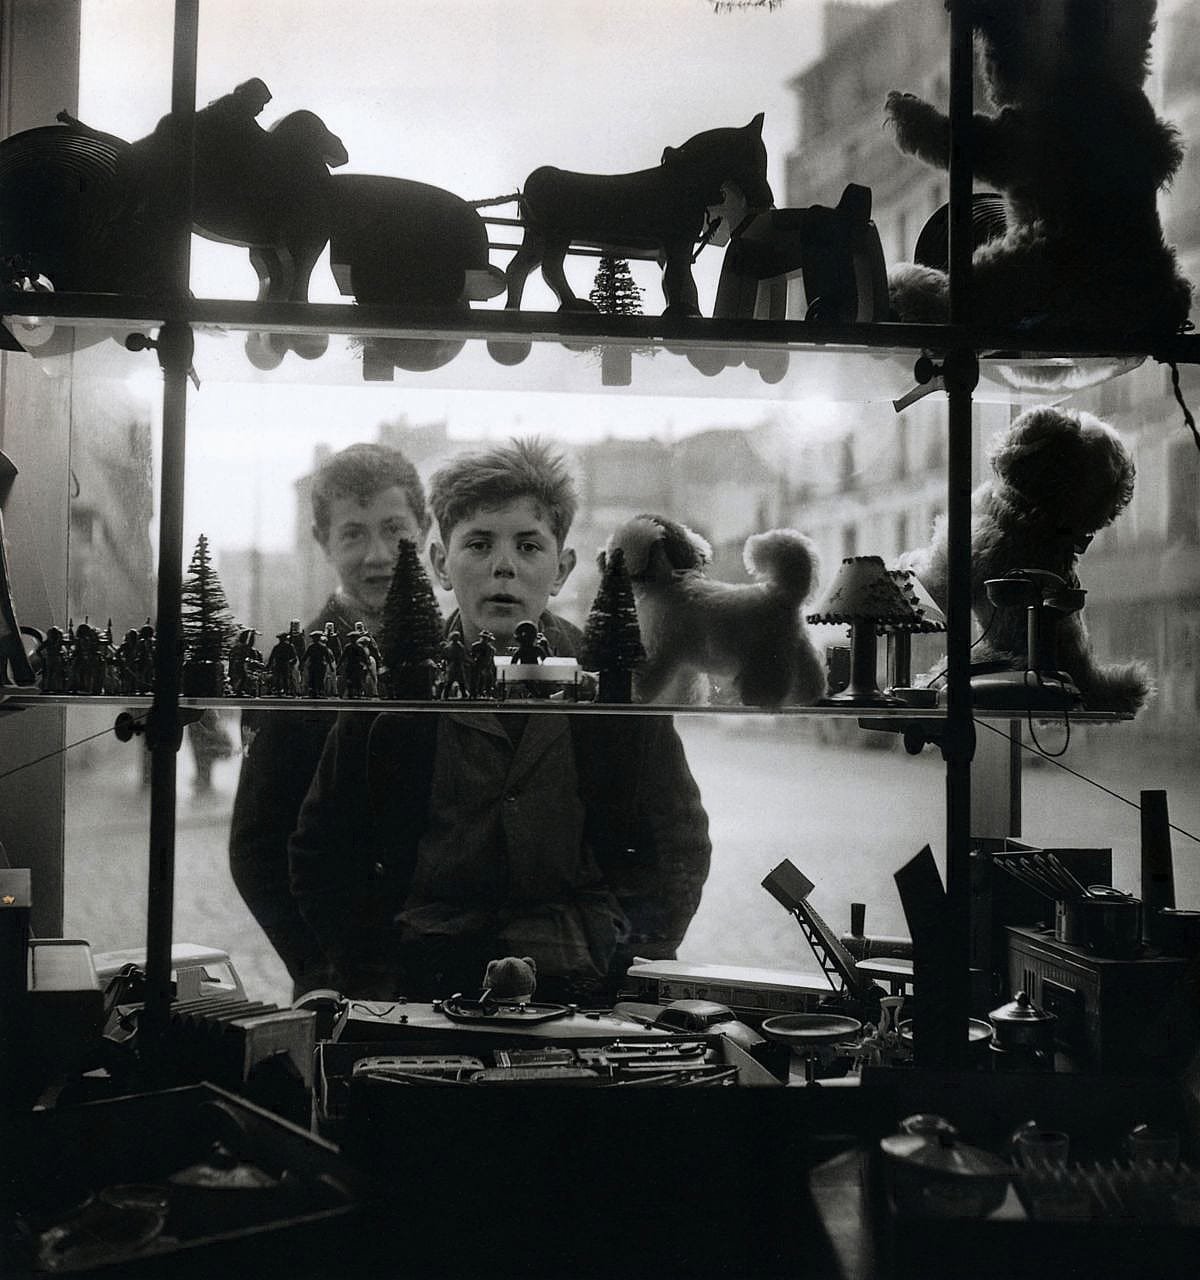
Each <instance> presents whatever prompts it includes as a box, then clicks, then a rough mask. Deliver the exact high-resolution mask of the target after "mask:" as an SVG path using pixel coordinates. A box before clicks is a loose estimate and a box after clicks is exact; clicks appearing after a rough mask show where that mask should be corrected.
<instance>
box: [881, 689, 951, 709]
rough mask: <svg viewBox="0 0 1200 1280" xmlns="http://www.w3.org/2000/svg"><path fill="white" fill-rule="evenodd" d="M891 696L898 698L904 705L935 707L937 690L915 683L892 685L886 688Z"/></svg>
mask: <svg viewBox="0 0 1200 1280" xmlns="http://www.w3.org/2000/svg"><path fill="white" fill-rule="evenodd" d="M886 692H887V693H890V694H891V695H892V697H893V698H899V699H900V701H901V702H902V703H904V705H905V706H906V707H936V706H937V704H938V691H937V690H936V689H926V688H922V687H918V686H916V685H892V686H889V687H888V689H887V690H886Z"/></svg>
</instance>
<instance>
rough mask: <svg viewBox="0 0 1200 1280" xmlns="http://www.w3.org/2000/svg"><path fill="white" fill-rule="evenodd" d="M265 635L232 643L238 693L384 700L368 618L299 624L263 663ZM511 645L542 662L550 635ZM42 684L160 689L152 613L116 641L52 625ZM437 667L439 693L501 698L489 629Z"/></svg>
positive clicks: (524, 637)
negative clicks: (349, 623) (308, 628)
mask: <svg viewBox="0 0 1200 1280" xmlns="http://www.w3.org/2000/svg"><path fill="white" fill-rule="evenodd" d="M257 637H258V632H257V631H256V630H255V629H254V628H252V627H251V628H246V629H244V630H243V631H241V632H240V633H239V634H238V637H237V639H236V640H235V641H234V642H233V644H232V645H230V648H229V654H228V672H229V692H230V693H231V694H232V695H233V697H235V698H254V697H258V696H259V695H260V694H266V695H268V696H274V697H278V698H300V697H308V698H377V697H379V696H380V692H381V684H382V682H383V680H382V678H383V660H382V657H381V655H380V652H379V645H378V643H377V642H376V640H375V637H374V636H373V635H372V634H371V633H370V632H369V631H368V630H367V628H366V626H365V625H364V624H363V623H361V622H356V623H355V624H354V629H353V630H352V631H351V632H350V633H349V634H348V635H345V636H340V635H338V632H337V628H336V627H335V626H334V624H333V623H332V622H327V623H326V624H325V627H324V630H322V631H312V632H310V633H309V634H308V635H307V636H305V634H304V632H303V631H302V630H301V628H300V623H299V622H298V621H293V622H292V623H291V626H290V627H289V629H288V630H287V631H280V632H279V633H278V634H277V636H276V643H275V645H274V647H273V648H272V649H271V651H270V653H269V654H268V655H267V657H266V659H265V660H264V658H263V655H262V651H261V650H260V649H259V648H257V647H256V641H257ZM513 639H514V642H515V643H514V644H513V646H512V647H511V648H510V651H509V653H510V657H509V661H511V662H518V663H521V662H541V661H542V659H543V658H544V657H548V656H549V655H550V647H549V645H548V644H547V642H546V638H545V636H544V635H542V633H541V632H540V631H538V629H537V627H536V626H535V625H534V624H533V623H532V622H522V623H519V624H518V626H517V628H516V630H515V632H514V636H513ZM36 652H37V656H38V658H39V659H40V664H41V665H40V669H39V673H38V681H39V685H40V687H41V689H42V692H44V693H84V694H94V693H99V694H115V695H129V694H138V693H151V692H153V689H154V655H155V635H154V627H153V626H152V625H151V623H150V620H149V618H147V619H146V622H145V624H144V625H143V626H141V627H140V628H138V629H136V630H135V629H133V628H130V629H129V630H128V631H126V632H125V636H124V638H123V639H122V641H121V643H120V644H119V645H118V644H114V643H113V631H112V620H111V619H109V622H108V625H107V626H106V627H105V629H104V630H103V631H100V630H98V629H97V628H96V627H93V626H92V625H91V624H90V623H89V622H88V621H87V619H86V618H85V619H84V621H83V622H81V623H80V624H79V625H78V626H75V625H74V624H68V626H67V629H66V631H65V632H64V631H63V630H62V628H61V627H48V628H47V629H46V633H45V635H44V636H43V637H42V639H41V640H40V641H39V643H38V646H37V650H36ZM430 665H431V668H432V669H431V673H430V674H431V685H432V691H433V693H434V695H435V696H436V697H438V698H444V699H452V698H492V697H495V696H496V646H495V636H494V635H492V633H491V632H490V631H486V630H485V631H481V632H480V634H479V639H478V640H476V641H475V643H474V644H472V645H471V646H470V648H468V647H467V644H466V641H465V640H464V639H463V636H462V632H461V631H454V632H452V633H451V635H450V636H449V637H448V638H447V639H446V642H445V643H444V644H443V645H442V657H441V661H440V662H439V663H432V664H430Z"/></svg>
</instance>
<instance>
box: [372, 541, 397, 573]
mask: <svg viewBox="0 0 1200 1280" xmlns="http://www.w3.org/2000/svg"><path fill="white" fill-rule="evenodd" d="M396 542H397V539H395V538H392V537H390V536H388V535H387V534H383V533H373V534H372V535H371V542H370V545H369V546H368V547H367V555H366V559H367V560H369V561H370V562H371V563H372V564H387V565H390V564H392V563H394V561H395V559H396Z"/></svg>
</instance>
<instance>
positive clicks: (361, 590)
mask: <svg viewBox="0 0 1200 1280" xmlns="http://www.w3.org/2000/svg"><path fill="white" fill-rule="evenodd" d="M401 538H411V539H412V541H413V542H415V543H416V544H417V545H418V546H420V545H421V543H422V542H423V541H424V539H423V537H422V535H421V525H420V522H419V521H418V519H417V516H416V513H415V512H414V511H413V509H412V505H411V504H410V503H409V500H408V494H407V493H405V492H404V490H403V489H402V488H400V486H399V485H392V487H391V488H390V489H381V490H380V491H379V493H377V494H375V496H374V497H372V498H369V499H368V500H367V501H366V502H362V501H361V500H360V499H358V498H357V497H355V496H354V495H353V494H342V495H339V496H337V497H334V498H332V499H330V502H329V536H328V538H326V540H325V542H324V543H322V546H323V547H324V549H325V554H326V555H327V556H328V557H329V562H330V564H332V565H333V569H334V572H335V573H336V574H337V578H338V588H339V590H340V592H341V594H342V595H343V596H344V597H345V598H346V600H347V602H348V603H349V604H351V605H355V606H357V607H358V608H360V609H362V611H363V612H364V613H366V614H372V615H376V616H377V615H378V614H379V613H380V612H381V611H382V609H383V602H384V601H385V600H386V599H387V593H388V587H389V586H390V585H391V581H392V567H393V565H395V563H396V544H397V543H398V542H399V541H400V539H401Z"/></svg>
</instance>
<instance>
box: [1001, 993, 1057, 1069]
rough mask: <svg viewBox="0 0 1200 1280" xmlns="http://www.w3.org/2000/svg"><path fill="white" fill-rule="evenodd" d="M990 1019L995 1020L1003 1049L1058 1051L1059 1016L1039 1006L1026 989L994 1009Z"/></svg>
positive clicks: (1007, 1050) (1006, 1050) (1002, 1050)
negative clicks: (1055, 1029)
mask: <svg viewBox="0 0 1200 1280" xmlns="http://www.w3.org/2000/svg"><path fill="white" fill-rule="evenodd" d="M988 1021H989V1022H990V1023H991V1024H992V1032H993V1037H994V1039H993V1043H994V1045H995V1048H996V1049H997V1050H999V1051H1001V1052H1004V1053H1012V1052H1014V1051H1020V1050H1032V1051H1033V1052H1035V1053H1048V1054H1052V1053H1053V1052H1054V1024H1055V1023H1056V1022H1057V1021H1058V1019H1057V1018H1056V1017H1055V1015H1054V1014H1052V1013H1047V1012H1046V1010H1044V1009H1039V1008H1038V1007H1037V1005H1036V1004H1034V1003H1033V1001H1032V1000H1030V998H1029V997H1028V996H1027V995H1026V994H1025V992H1024V991H1018V992H1017V994H1016V995H1015V996H1014V997H1013V999H1012V1000H1010V1001H1009V1002H1008V1004H1002V1005H1001V1006H1000V1007H999V1008H998V1009H993V1010H992V1011H991V1013H989V1014H988Z"/></svg>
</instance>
